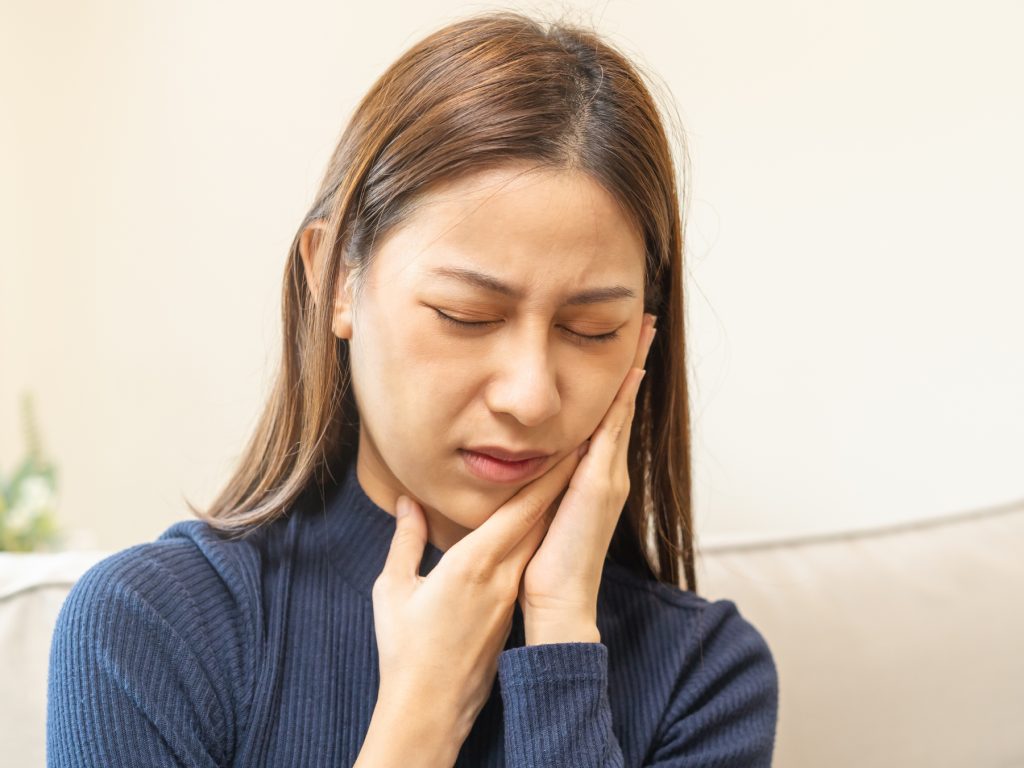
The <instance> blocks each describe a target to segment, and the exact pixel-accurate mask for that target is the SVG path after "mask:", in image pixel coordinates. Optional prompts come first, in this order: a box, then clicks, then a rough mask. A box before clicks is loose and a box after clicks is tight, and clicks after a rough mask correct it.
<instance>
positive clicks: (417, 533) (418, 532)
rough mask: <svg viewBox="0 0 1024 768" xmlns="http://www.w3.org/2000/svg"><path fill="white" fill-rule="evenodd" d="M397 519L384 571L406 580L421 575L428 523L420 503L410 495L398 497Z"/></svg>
mask: <svg viewBox="0 0 1024 768" xmlns="http://www.w3.org/2000/svg"><path fill="white" fill-rule="evenodd" d="M395 520H396V522H395V533H394V536H392V538H391V549H390V550H389V551H388V557H387V560H386V561H385V562H384V572H385V573H391V574H392V575H394V576H396V577H398V579H399V580H401V581H406V580H408V579H410V578H415V577H416V576H418V575H419V567H420V561H421V560H422V559H423V548H424V547H425V546H426V543H427V523H426V520H425V519H424V517H423V511H422V510H421V509H420V506H419V504H417V503H416V502H415V501H413V500H412V499H410V498H409V497H408V496H399V497H398V504H397V509H396V512H395Z"/></svg>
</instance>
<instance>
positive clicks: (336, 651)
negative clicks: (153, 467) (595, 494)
mask: <svg viewBox="0 0 1024 768" xmlns="http://www.w3.org/2000/svg"><path fill="white" fill-rule="evenodd" d="M395 525H396V522H395V518H394V517H393V516H392V515H390V514H389V513H388V512H386V511H385V510H384V509H381V508H380V507H378V506H377V505H376V504H374V502H373V501H372V500H370V498H369V497H368V496H367V495H366V494H365V492H364V491H363V489H362V487H361V486H360V485H359V482H358V479H357V476H356V473H355V467H354V464H353V465H351V466H349V467H348V469H347V471H346V473H345V474H344V477H343V478H342V481H341V482H340V483H339V485H338V486H337V487H336V488H334V489H332V490H331V491H330V493H329V494H328V496H327V501H326V504H324V503H323V502H322V500H321V497H320V495H319V494H312V493H307V494H306V495H305V496H304V497H303V498H302V500H300V501H299V502H298V503H296V504H295V505H294V507H293V508H292V509H291V510H290V511H289V514H288V515H286V516H283V517H281V518H280V519H278V520H277V521H275V522H274V523H272V524H271V525H269V526H266V527H264V528H263V529H261V530H259V531H258V532H256V533H255V534H254V535H251V536H249V537H248V538H245V539H241V540H237V541H229V540H227V539H226V538H223V537H222V536H220V535H218V534H217V532H216V531H214V530H213V529H212V528H210V527H209V526H208V525H206V524H205V523H202V522H201V521H199V520H185V521H181V522H177V523H175V524H174V525H172V526H171V527H170V528H168V529H167V531H165V532H164V533H163V534H162V535H161V536H160V537H159V538H158V539H157V540H156V541H153V542H147V543H144V544H139V545H136V546H133V547H130V548H128V549H125V550H123V551H121V552H118V553H116V554H113V555H110V556H108V557H107V558H105V559H103V560H101V561H100V562H98V563H97V564H95V565H94V566H93V567H92V568H90V569H89V570H88V571H87V572H86V573H85V574H84V575H83V576H82V578H81V579H80V580H79V581H78V582H77V583H76V584H75V586H74V587H73V588H72V590H71V592H70V593H69V594H68V597H67V600H66V601H65V603H64V605H63V607H62V608H61V611H60V614H59V616H58V619H57V624H56V628H55V630H54V634H53V644H52V647H51V651H50V669H49V688H48V702H47V722H46V748H47V763H48V765H50V766H69V767H70V766H95V767H97V768H98V767H101V766H102V767H103V768H118V767H119V766H147V767H149V766H187V767H188V768H199V767H200V766H203V767H204V768H205V767H206V766H210V767H211V768H212V766H247V767H255V766H287V767H288V768H300V767H304V766H350V765H352V764H353V763H354V762H355V760H356V757H357V755H358V754H359V749H360V746H361V745H362V742H363V740H364V738H365V736H366V732H367V729H368V727H369V724H370V717H371V715H372V714H373V709H374V704H375V702H376V698H377V691H378V688H379V682H380V678H379V668H378V663H377V644H376V636H375V634H374V624H373V605H372V601H371V588H372V587H373V583H374V581H375V580H376V578H377V576H378V575H379V574H380V572H381V570H382V569H383V567H384V561H385V560H386V558H387V554H388V550H389V548H390V545H391V538H392V535H393V533H394V531H395ZM443 554H444V553H443V552H442V551H441V550H439V549H437V548H436V547H434V546H433V545H431V544H429V543H428V544H427V547H426V550H425V552H424V557H423V562H422V564H421V567H420V573H421V574H422V575H426V574H427V573H429V572H430V570H431V569H432V568H433V567H434V566H435V565H436V564H437V562H438V561H439V560H440V558H441V557H442V555H443ZM597 624H598V629H599V631H600V633H601V642H598V643H583V642H572V643H551V644H544V645H533V646H526V645H524V633H523V620H522V613H521V611H520V609H519V606H518V605H516V607H515V615H514V620H513V625H512V631H511V634H510V635H509V638H508V640H507V642H506V645H505V649H504V650H503V651H501V654H500V657H499V665H498V674H497V676H496V678H495V682H494V686H493V688H492V691H491V696H490V698H489V699H488V701H487V703H486V704H485V705H484V708H483V709H482V710H481V712H480V714H479V716H478V718H477V720H476V722H475V724H474V726H473V729H472V731H471V732H470V734H469V736H468V738H467V739H466V741H465V742H464V743H463V745H462V748H461V751H460V753H459V757H458V761H457V762H456V765H457V766H466V767H467V768H469V767H471V768H482V767H485V766H494V767H497V766H511V767H513V768H526V766H552V768H554V767H556V766H557V768H584V766H586V767H587V768H591V767H592V768H598V766H602V767H604V766H651V767H652V768H653V767H654V766H662V767H663V768H669V766H672V767H677V766H678V767H679V768H682V767H683V766H687V767H688V768H712V767H714V768H725V767H726V766H729V767H730V768H732V767H735V768H740V766H742V768H756V766H769V765H770V764H771V755H772V748H773V745H774V740H775V726H776V718H777V708H778V677H777V673H776V667H775V663H774V660H773V658H772V655H771V652H770V651H769V648H768V646H767V644H766V643H765V641H764V638H763V637H762V636H761V634H760V633H759V632H758V631H757V630H756V629H755V628H754V627H753V625H752V624H750V623H749V622H748V621H747V620H746V619H745V618H743V617H742V616H741V615H740V613H739V612H738V611H737V608H736V605H735V604H734V603H733V602H732V601H729V600H717V601H708V600H706V599H704V598H702V597H698V596H696V595H694V594H693V593H690V592H686V591H683V590H681V589H677V588H674V587H672V586H669V585H667V584H662V583H657V582H652V581H649V580H644V579H641V578H640V577H638V576H637V575H635V574H633V573H632V572H630V571H628V570H626V569H625V568H623V567H621V566H618V565H616V564H614V563H612V562H611V561H610V560H606V561H605V566H604V572H603V575H602V582H601V588H600V593H599V597H598V615H597Z"/></svg>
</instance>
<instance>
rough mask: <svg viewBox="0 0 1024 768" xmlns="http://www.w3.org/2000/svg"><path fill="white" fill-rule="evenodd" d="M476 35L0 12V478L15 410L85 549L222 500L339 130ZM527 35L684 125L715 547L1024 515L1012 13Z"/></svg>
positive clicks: (168, 13)
mask: <svg viewBox="0 0 1024 768" xmlns="http://www.w3.org/2000/svg"><path fill="white" fill-rule="evenodd" d="M486 7H489V4H487V3H475V4H472V5H467V4H459V3H452V2H443V1H442V0H420V1H419V2H387V1H386V0H385V1H384V2H378V3H366V4H359V5H354V4H350V3H342V2H304V3H288V4H285V3H276V4H272V5H271V4H262V3H260V4H254V3H251V2H217V3H200V2H181V3H140V2H129V1H128V0H120V1H119V2H113V1H108V2H101V1H99V0H77V1H76V2H70V0H67V1H66V2H64V3H30V2H27V0H6V1H5V2H3V3H0V87H2V93H0V97H2V99H0V103H2V105H3V106H2V107H0V109H2V112H0V168H2V171H0V210H2V211H3V215H2V218H0V371H2V373H0V467H2V468H3V470H4V471H5V472H6V471H9V470H10V467H11V466H12V463H13V462H14V460H15V458H16V457H18V456H19V455H20V451H21V448H22V446H21V441H20V435H19V431H18V428H17V426H18V425H17V397H18V395H19V393H20V392H21V391H23V390H25V389H31V390H33V391H34V392H35V394H36V398H37V406H38V410H39V417H40V422H41V428H42V430H43V434H44V436H45V438H46V440H47V441H48V447H49V449H50V451H51V453H52V454H53V455H54V457H55V458H56V459H57V461H58V462H59V465H60V468H61V473H62V478H61V479H62V489H61V492H62V495H61V519H62V521H63V522H64V524H65V525H66V526H67V527H68V528H69V529H70V530H72V531H74V532H75V536H74V538H73V541H74V542H76V543H77V544H78V545H80V546H100V547H111V548H114V547H117V548H120V547H124V546H128V545H130V544H133V543H136V542H139V541H146V540H150V539H152V538H155V537H156V536H157V535H159V533H160V532H162V531H163V530H164V529H165V528H166V527H167V526H168V525H170V524H171V523H172V522H174V521H175V520H179V519H183V518H184V517H186V516H187V515H186V512H185V507H184V504H183V500H182V495H187V496H188V497H189V498H192V499H194V500H196V501H200V502H201V501H205V500H208V499H209V498H210V497H211V495H212V493H213V492H214V490H215V488H216V487H217V485H218V483H219V482H220V481H221V480H222V479H223V478H224V476H225V473H226V472H227V471H228V469H229V467H230V466H231V464H232V462H233V459H234V457H235V456H236V455H237V453H238V451H239V450H240V448H241V445H242V443H243V441H244V439H245V438H246V436H247V433H248V430H249V429H250V428H251V427H252V425H253V423H254V420H255V416H256V413H257V410H258V407H259V404H260V402H261V400H262V397H263V395H264V393H265V391H266V388H267V386H268V384H269V381H270V372H271V367H272V365H273V363H274V361H275V360H276V354H277V349H278V344H279V340H278V337H277V334H278V306H279V304H278V289H279V282H280V278H281V274H282V270H283V257H284V251H285V248H286V246H287V245H288V243H289V242H290V241H291V238H292V236H293V233H294V229H295V227H296V226H297V224H298V221H299V217H300V216H301V215H302V213H303V212H304V210H305V207H306V206H307V204H308V202H309V201H310V199H311V196H312V194H313V192H314V189H315V185H316V182H317V180H318V177H319V174H320V172H321V169H322V167H323V164H324V163H325V161H326V159H327V156H328V153H329V152H330V150H331V148H332V147H333V145H334V142H335V140H336V139H337V136H338V134H339V132H340V130H341V128H342V124H343V121H344V120H345V118H346V116H347V115H348V113H349V111H350V110H351V109H352V107H353V106H354V104H355V102H356V101H357V100H358V98H359V97H360V96H361V94H362V93H363V92H364V90H365V89H366V88H367V87H368V86H369V84H370V83H371V82H372V80H373V79H374V78H375V77H376V76H377V75H378V74H379V73H380V72H381V71H382V70H383V69H384V68H385V67H386V66H387V64H388V63H389V62H390V61H391V60H393V58H394V57H395V56H396V55H398V54H399V52H400V51H401V50H403V49H404V48H405V47H407V46H408V45H409V44H410V43H412V42H413V41H414V40H416V39H417V38H419V37H420V36H422V35H423V34H425V33H427V32H429V31H430V30H432V29H434V28H435V27H437V26H439V25H440V24H441V23H442V22H444V21H446V20H448V19H449V18H452V17H455V16H458V15H462V14H464V13H468V12H472V11H474V10H478V9H483V8H486ZM506 7H508V6H506ZM515 7H519V8H522V9H526V10H533V9H541V10H547V12H548V13H552V12H554V11H551V10H550V9H557V8H563V9H567V10H569V11H570V12H571V13H572V14H573V15H575V16H578V17H580V18H582V19H584V20H587V19H590V20H592V21H594V22H595V23H596V24H597V25H598V27H599V28H600V29H601V30H603V31H604V32H605V33H607V34H608V35H609V36H610V37H611V38H612V39H613V40H615V41H616V42H618V43H619V44H620V45H622V46H623V47H624V48H625V49H626V50H627V51H628V52H631V53H632V54H634V55H635V56H636V57H637V58H638V59H639V60H640V61H641V62H642V63H643V64H645V65H646V66H648V67H649V68H651V69H653V70H654V71H655V72H656V73H658V74H659V75H660V77H661V79H662V80H663V82H664V84H665V86H666V88H667V89H670V91H671V93H672V94H673V95H674V98H675V102H676V104H677V105H678V107H679V111H680V114H681V116H682V121H683V127H684V129H685V130H686V132H687V135H688V139H689V142H690V153H691V156H692V161H693V191H694V197H693V200H692V202H691V205H692V208H691V210H690V221H689V223H690V229H689V236H690V239H689V259H690V261H689V277H688V284H687V289H688V290H689V292H690V293H689V296H690V310H689V311H690V321H691V333H692V337H691V343H692V346H693V357H692V361H691V371H692V375H693V390H694V391H693V401H694V435H695V440H694V450H695V456H696V469H697V482H698V485H697V514H698V517H699V522H700V535H701V538H702V539H703V541H704V542H711V541H719V540H724V539H731V538H735V537H741V538H746V537H751V536H760V535H785V534H797V533H802V532H814V531H822V530H830V529H835V528H850V527H861V526H871V525H879V524H884V523H887V522H895V521H900V520H907V519H914V518H918V517H924V516H930V515H935V514H942V513H947V512H954V511H958V510H965V509H973V508H977V507H982V506H987V505H993V504H998V503H1001V502H1005V501H1009V500H1012V499H1016V498H1019V497H1021V496H1022V495H1024V477H1022V474H1021V467H1022V466H1024V398H1022V397H1021V395H1020V393H1021V392H1024V364H1022V357H1021V349H1022V348H1024V338H1022V337H1024V309H1022V307H1024V301H1022V299H1021V285H1024V267H1022V263H1024V262H1022V259H1021V256H1022V250H1024V248H1022V246H1024V235H1022V232H1021V227H1020V222H1021V211H1022V209H1024V193H1022V191H1021V189H1022V187H1021V182H1020V180H1021V177H1022V175H1024V150H1022V149H1021V145H1020V136H1022V135H1024V106H1022V104H1024V100H1022V99H1021V97H1020V95H1019V93H1020V73H1021V72H1024V49H1022V48H1021V46H1020V45H1019V32H1020V30H1021V29H1022V22H1024V10H1022V8H1024V7H1022V6H1021V5H1019V4H1016V3H1010V2H1005V3H997V2H981V3H971V4H968V3H959V4H954V3H942V4H937V3H923V2H921V3H916V2H908V1H907V0H900V1H898V2H892V1H890V2H884V3H883V2H880V1H879V0H874V1H873V2H866V3H820V2H813V1H812V0H800V1H793V2H776V3H760V2H753V1H750V0H747V1H744V2H732V3H714V2H703V3H696V2H671V3H669V2H662V3H656V2H629V3H625V2H618V3H615V2H601V3H590V4H588V3H579V4H577V5H573V4H571V3H562V4H560V5H557V6H555V5H551V4H543V3H536V4H530V5H519V6H515Z"/></svg>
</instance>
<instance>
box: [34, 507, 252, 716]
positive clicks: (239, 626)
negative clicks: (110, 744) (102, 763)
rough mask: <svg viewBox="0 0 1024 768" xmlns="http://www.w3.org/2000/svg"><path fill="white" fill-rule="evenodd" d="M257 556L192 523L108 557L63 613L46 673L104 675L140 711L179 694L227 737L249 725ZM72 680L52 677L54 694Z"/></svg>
mask: <svg viewBox="0 0 1024 768" xmlns="http://www.w3.org/2000/svg"><path fill="white" fill-rule="evenodd" d="M259 557H260V555H259V547H258V545H257V544H256V542H255V541H254V540H239V541H228V540H225V539H223V538H222V537H221V535H220V534H219V533H218V532H216V531H215V530H214V529H212V528H211V527H210V526H208V525H207V524H206V523H203V522H201V521H198V520H187V521H181V522H178V523H175V524H173V525H172V526H171V527H170V528H168V529H167V530H166V531H165V532H164V533H163V534H161V536H160V537H159V538H158V539H156V540H155V541H151V542H146V543H142V544H137V545H134V546H131V547H128V548H126V549H123V550H121V551H119V552H116V553H114V554H112V555H109V556H107V557H105V558H104V559H102V560H100V561H99V562H97V563H95V564H94V565H93V566H92V567H91V568H89V569H88V570H87V571H86V572H85V573H84V574H83V575H82V576H81V577H80V578H79V579H78V581H76V583H75V584H74V585H73V587H72V588H71V590H70V592H69V593H68V596H67V598H66V599H65V601H64V604H63V605H62V607H61V610H60V612H59V614H58V617H57V622H56V625H55V628H54V632H53V642H52V644H51V649H52V650H51V656H50V666H51V670H60V669H65V668H66V669H72V668H74V667H76V666H78V667H80V668H94V669H98V670H102V672H101V673H98V674H101V675H102V676H103V677H102V678H101V679H102V681H103V685H107V686H109V687H110V689H111V690H118V689H121V690H134V691H135V692H136V693H135V695H136V696H137V697H138V700H139V701H140V702H142V704H140V706H154V707H155V706H156V702H157V700H158V699H159V698H160V697H161V696H163V694H162V693H161V691H167V690H172V691H179V692H180V693H181V694H182V695H183V696H186V697H187V698H188V699H189V701H190V706H193V707H194V708H195V710H196V712H197V716H198V717H200V719H202V720H205V722H208V723H216V724H217V725H218V729H217V731H218V732H220V733H224V732H229V733H230V732H231V731H232V730H234V729H235V728H236V727H238V726H239V725H240V723H241V722H244V721H245V720H246V719H247V714H248V713H247V708H248V706H249V700H250V694H251V689H252V685H253V677H254V669H255V655H256V651H257V649H258V641H259V637H260V626H261V617H260V599H259ZM74 680H75V678H74V677H67V678H62V677H58V676H55V675H53V674H51V686H52V693H57V691H58V690H59V689H60V688H61V686H67V687H68V688H69V691H70V688H71V687H72V684H73V682H74ZM83 685H84V683H83ZM89 685H90V686H92V685H96V686H97V690H100V689H101V688H100V687H99V684H98V683H96V681H93V682H92V683H90V684H89ZM168 686H169V687H168ZM154 711H156V710H154Z"/></svg>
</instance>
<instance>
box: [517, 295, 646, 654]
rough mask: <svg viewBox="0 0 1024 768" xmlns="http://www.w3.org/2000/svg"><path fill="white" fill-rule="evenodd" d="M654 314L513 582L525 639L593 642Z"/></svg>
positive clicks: (622, 501)
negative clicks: (520, 574) (541, 535)
mask: <svg viewBox="0 0 1024 768" xmlns="http://www.w3.org/2000/svg"><path fill="white" fill-rule="evenodd" d="M654 321H655V317H654V315H648V314H645V315H644V323H643V326H642V327H641V331H640V337H639V339H638V340H637V349H636V353H635V355H634V358H633V365H632V366H631V367H630V369H629V372H628V373H627V374H626V377H625V379H624V380H623V382H622V384H621V385H620V387H619V391H618V393H617V394H616V395H615V399H614V400H613V401H612V404H611V405H610V406H609V408H608V411H607V412H606V413H605V416H604V418H603V419H602V421H601V423H600V424H599V425H598V428H597V430H596V431H595V432H594V434H593V435H592V436H591V438H590V446H589V449H588V450H587V453H586V455H584V456H583V458H582V459H581V460H580V463H579V464H578V465H577V467H576V471H575V473H574V474H573V476H572V479H571V480H570V481H569V486H568V488H567V489H566V490H565V493H564V494H563V496H562V498H561V501H560V502H559V501H557V500H556V502H555V503H556V504H558V511H557V512H556V513H555V516H554V519H553V520H552V521H551V524H550V526H549V527H548V530H547V533H546V534H545V536H544V540H543V541H542V542H541V544H540V546H539V547H538V548H537V551H536V552H534V554H533V558H532V559H531V560H530V562H529V563H528V564H527V566H526V569H525V570H524V571H523V577H522V580H521V581H520V584H519V606H520V608H521V609H522V611H523V622H524V628H525V630H526V644H527V645H538V644H541V643H555V642H598V641H599V640H600V633H599V632H598V631H597V593H598V588H599V586H600V584H601V573H602V570H603V568H604V560H605V557H606V555H607V554H608V547H609V545H610V544H611V540H612V535H613V534H614V533H615V527H616V525H617V523H618V520H619V517H620V515H621V514H622V509H623V507H624V505H625V503H626V498H627V496H628V495H629V471H628V464H627V455H628V454H627V450H628V448H629V438H630V432H631V429H632V423H633V414H634V412H635V410H636V395H637V392H638V390H639V387H640V380H641V379H642V378H643V373H642V372H643V369H644V365H645V361H646V360H647V352H648V350H649V349H650V346H651V342H652V340H653V339H654V333H655V330H654Z"/></svg>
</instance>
